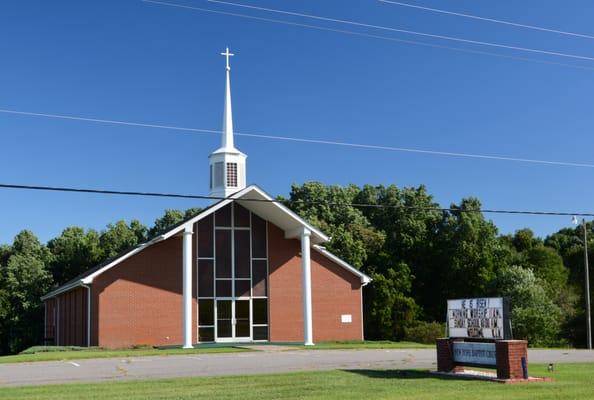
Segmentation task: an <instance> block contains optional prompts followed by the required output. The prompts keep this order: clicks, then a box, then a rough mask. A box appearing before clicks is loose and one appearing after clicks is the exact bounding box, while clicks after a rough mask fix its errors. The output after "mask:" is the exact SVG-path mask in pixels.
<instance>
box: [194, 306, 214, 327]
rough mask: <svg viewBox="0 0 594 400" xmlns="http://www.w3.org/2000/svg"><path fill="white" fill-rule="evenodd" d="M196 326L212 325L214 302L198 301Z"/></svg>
mask: <svg viewBox="0 0 594 400" xmlns="http://www.w3.org/2000/svg"><path fill="white" fill-rule="evenodd" d="M198 325H214V300H198Z"/></svg>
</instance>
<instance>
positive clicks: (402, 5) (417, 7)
mask: <svg viewBox="0 0 594 400" xmlns="http://www.w3.org/2000/svg"><path fill="white" fill-rule="evenodd" d="M378 1H379V2H381V3H386V4H393V5H396V6H401V7H409V8H415V9H418V10H423V11H430V12H434V13H439V14H446V15H454V16H457V17H463V18H470V19H475V20H479V21H486V22H493V23H496V24H502V25H510V26H515V27H517V28H526V29H533V30H537V31H542V32H550V33H557V34H560V35H567V36H574V37H581V38H585V39H594V36H592V35H586V34H583V33H576V32H568V31H561V30H558V29H552V28H544V27H542V26H536V25H528V24H520V23H518V22H510V21H504V20H501V19H495V18H487V17H480V16H478V15H472V14H465V13H460V12H454V11H448V10H443V9H439V8H432V7H425V6H420V5H416V4H409V3H403V2H401V1H393V0H378Z"/></svg>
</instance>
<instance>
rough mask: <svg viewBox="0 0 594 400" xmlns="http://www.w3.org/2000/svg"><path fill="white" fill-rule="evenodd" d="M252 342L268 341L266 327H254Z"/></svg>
mask: <svg viewBox="0 0 594 400" xmlns="http://www.w3.org/2000/svg"><path fill="white" fill-rule="evenodd" d="M253 339H254V340H268V327H267V326H254V336H253Z"/></svg>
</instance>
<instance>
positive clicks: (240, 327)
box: [235, 319, 250, 337]
mask: <svg viewBox="0 0 594 400" xmlns="http://www.w3.org/2000/svg"><path fill="white" fill-rule="evenodd" d="M235 336H237V337H250V320H249V319H242V320H237V323H236V324H235Z"/></svg>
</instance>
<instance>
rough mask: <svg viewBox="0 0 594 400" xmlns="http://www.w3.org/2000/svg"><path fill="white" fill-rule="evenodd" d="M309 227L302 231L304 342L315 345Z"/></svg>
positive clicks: (307, 344)
mask: <svg viewBox="0 0 594 400" xmlns="http://www.w3.org/2000/svg"><path fill="white" fill-rule="evenodd" d="M310 234H311V232H310V231H309V229H306V228H303V231H302V232H301V270H302V274H303V279H302V281H303V282H302V283H303V343H304V344H305V345H306V346H313V344H314V343H313V333H312V332H313V327H312V326H313V322H312V311H311V258H310V252H309V246H310V243H309V236H310Z"/></svg>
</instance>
